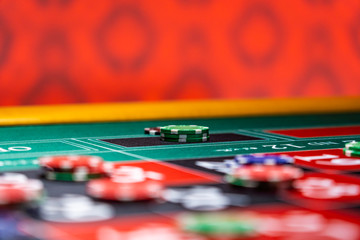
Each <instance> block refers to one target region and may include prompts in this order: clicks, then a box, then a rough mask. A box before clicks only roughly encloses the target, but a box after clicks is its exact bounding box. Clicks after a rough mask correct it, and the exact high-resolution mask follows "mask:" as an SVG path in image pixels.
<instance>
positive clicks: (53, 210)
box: [39, 194, 115, 223]
mask: <svg viewBox="0 0 360 240" xmlns="http://www.w3.org/2000/svg"><path fill="white" fill-rule="evenodd" d="M114 213H115V212H114V209H113V208H112V207H111V206H110V205H109V204H105V203H98V202H94V201H93V200H91V199H90V198H89V197H87V196H84V195H79V194H64V195H62V196H61V197H60V198H46V199H45V201H44V202H42V203H41V204H40V209H39V215H40V217H41V218H42V219H44V220H46V221H52V222H66V223H74V222H94V221H103V220H107V219H110V218H112V217H113V216H114Z"/></svg>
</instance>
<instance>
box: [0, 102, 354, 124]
mask: <svg viewBox="0 0 360 240" xmlns="http://www.w3.org/2000/svg"><path fill="white" fill-rule="evenodd" d="M345 112H360V97H341V98H298V99H242V100H196V101H162V102H128V103H96V104H71V105H38V106H17V107H1V108H0V125H1V126H9V125H32V124H57V123H85V122H114V121H142V120H162V119H164V120H165V119H192V118H217V117H219V118H220V117H237V116H262V115H291V114H316V113H318V114H321V113H345Z"/></svg>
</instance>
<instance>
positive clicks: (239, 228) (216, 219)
mask: <svg viewBox="0 0 360 240" xmlns="http://www.w3.org/2000/svg"><path fill="white" fill-rule="evenodd" d="M258 221H259V219H258V218H257V217H256V216H255V215H254V214H252V213H246V212H243V213H230V212H220V213H201V214H200V213H197V214H195V213H192V214H183V215H180V216H179V218H178V224H179V226H180V228H181V229H182V230H183V231H185V232H191V233H197V234H200V235H204V236H207V237H214V238H215V239H218V238H219V239H233V238H235V239H238V238H241V237H253V236H255V235H256V230H257V226H258Z"/></svg>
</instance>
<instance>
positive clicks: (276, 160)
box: [234, 154, 294, 165]
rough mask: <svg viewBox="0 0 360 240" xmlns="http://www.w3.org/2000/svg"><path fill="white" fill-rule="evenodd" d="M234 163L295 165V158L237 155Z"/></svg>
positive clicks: (283, 155)
mask: <svg viewBox="0 0 360 240" xmlns="http://www.w3.org/2000/svg"><path fill="white" fill-rule="evenodd" d="M234 161H235V162H236V163H238V164H239V165H252V164H261V165H284V164H293V163H294V158H292V157H290V156H288V155H285V154H281V155H265V154H252V155H250V154H249V155H236V156H235V158H234Z"/></svg>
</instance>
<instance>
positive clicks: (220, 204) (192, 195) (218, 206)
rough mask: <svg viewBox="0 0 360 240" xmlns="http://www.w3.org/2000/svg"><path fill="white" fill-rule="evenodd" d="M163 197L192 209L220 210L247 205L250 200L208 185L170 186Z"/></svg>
mask: <svg viewBox="0 0 360 240" xmlns="http://www.w3.org/2000/svg"><path fill="white" fill-rule="evenodd" d="M162 198H163V199H164V200H166V201H167V202H171V203H178V204H181V206H182V207H184V208H186V209H188V210H192V211H219V210H223V209H225V208H227V207H229V206H245V205H247V204H248V202H249V198H248V197H247V196H244V195H241V194H226V193H223V192H222V191H221V189H220V188H217V187H208V186H195V187H192V188H170V189H167V190H165V191H164V192H163V196H162Z"/></svg>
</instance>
